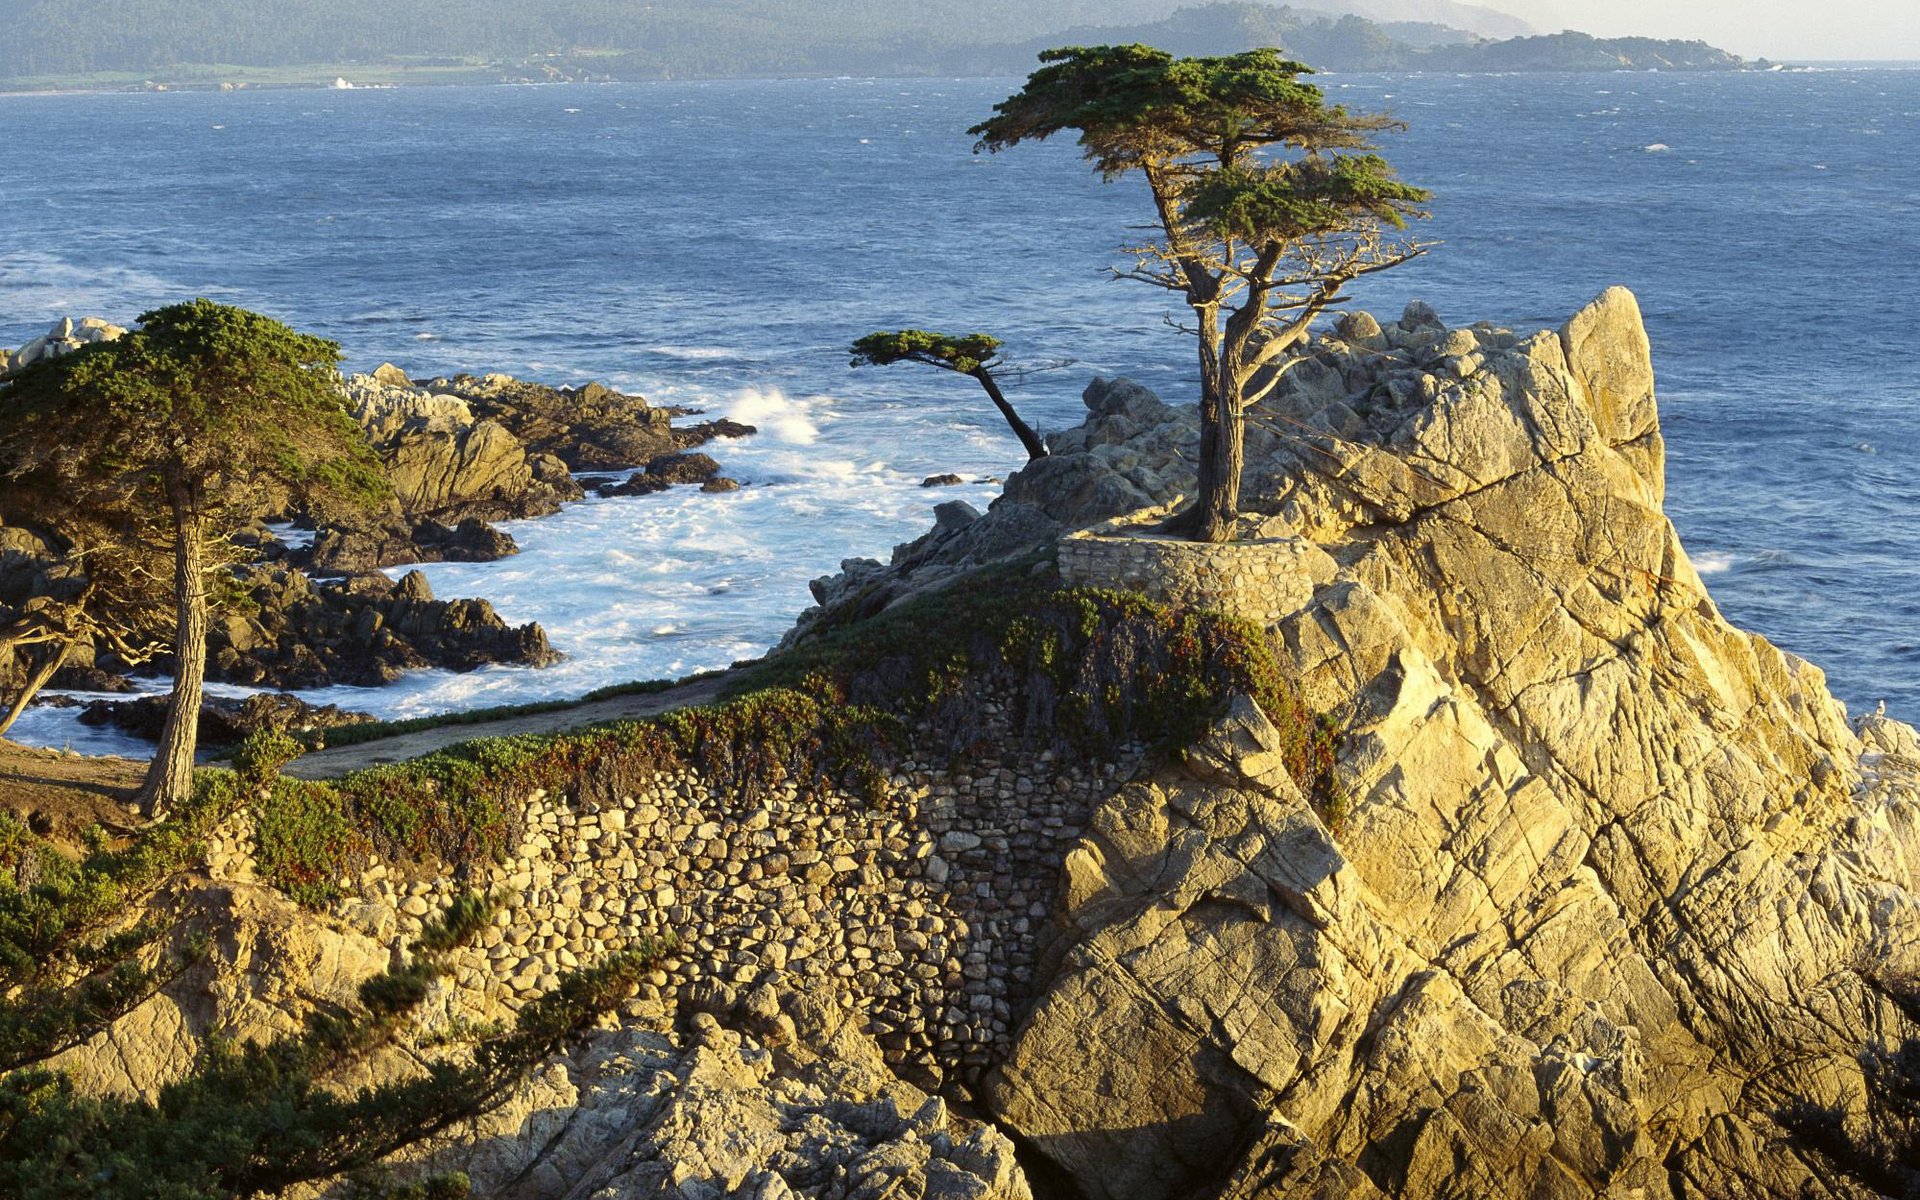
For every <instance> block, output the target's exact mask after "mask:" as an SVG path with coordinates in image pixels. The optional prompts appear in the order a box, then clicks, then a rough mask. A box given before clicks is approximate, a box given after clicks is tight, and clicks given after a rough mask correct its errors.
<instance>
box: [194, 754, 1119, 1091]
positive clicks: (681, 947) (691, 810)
mask: <svg viewBox="0 0 1920 1200" xmlns="http://www.w3.org/2000/svg"><path fill="white" fill-rule="evenodd" d="M1006 744H1011V743H1010V740H1009V742H1007V743H1006ZM1139 753H1140V752H1139V751H1138V750H1137V749H1132V750H1129V751H1128V752H1126V753H1125V754H1123V755H1121V756H1119V757H1118V758H1117V759H1116V760H1115V761H1110V762H1105V763H1091V764H1076V765H1067V764H1062V763H1057V762H1055V761H1053V756H1052V755H1051V754H1050V753H1041V754H1038V755H1033V756H1026V757H1027V761H1025V762H1024V763H1023V762H1018V761H1014V760H1013V759H1012V758H1011V757H1009V758H1007V759H1004V760H1003V759H1001V758H999V757H996V756H993V755H985V756H975V757H974V758H972V759H970V760H969V761H968V762H967V763H965V764H964V766H963V767H961V768H959V769H955V768H952V767H950V766H948V765H946V764H944V763H943V764H941V765H939V766H935V765H932V764H930V763H926V762H912V761H910V762H906V763H903V764H901V766H900V767H899V768H898V769H897V771H896V773H895V774H894V775H893V776H892V777H891V780H890V785H889V789H888V791H889V795H888V797H887V798H886V800H885V801H884V803H879V804H876V803H872V802H869V801H867V800H864V799H861V798H858V797H855V796H852V795H848V794H843V793H839V792H833V791H829V792H824V793H817V794H814V793H809V794H803V793H802V792H801V791H800V790H798V789H797V788H794V787H787V788H785V789H783V790H777V791H776V792H775V793H774V794H772V795H771V796H768V797H766V798H764V799H762V800H759V801H757V802H746V801H743V800H742V799H740V798H739V797H736V796H730V795H724V794H720V793H719V792H718V791H717V790H716V789H714V788H713V787H711V786H710V785H709V784H708V783H707V782H706V781H705V780H703V779H702V778H701V777H700V776H699V775H697V774H696V773H695V772H693V771H690V770H677V771H671V772H666V773H662V774H659V775H657V776H655V777H654V778H653V779H652V780H650V781H649V783H648V784H646V785H645V786H643V787H641V788H639V789H638V790H636V792H635V794H633V795H631V796H626V797H622V798H621V800H620V802H619V803H618V804H617V805H605V806H602V807H600V808H599V809H598V810H597V811H594V810H591V809H587V810H583V809H580V808H577V807H576V806H575V805H574V804H573V802H572V799H571V798H570V797H568V796H566V795H564V794H557V795H549V794H546V793H544V792H535V793H534V794H533V795H531V796H529V797H528V798H527V801H526V807H525V834H524V836H523V837H522V839H521V842H520V844H519V845H518V846H516V847H515V848H514V849H513V851H512V852H511V853H510V854H509V856H508V857H507V859H506V861H505V862H503V863H501V864H499V865H498V866H497V867H495V868H494V869H493V870H492V871H491V872H490V873H489V874H488V875H487V876H486V877H485V878H477V877H476V878H472V879H468V880H465V881H462V882H455V881H453V880H448V879H435V880H408V879H405V878H402V877H401V875H400V874H399V873H398V871H397V870H395V869H393V868H390V867H388V866H386V865H384V864H376V865H374V866H373V867H372V868H370V869H369V870H367V871H366V872H364V873H363V874H362V875H361V876H360V877H359V878H358V879H356V880H355V881H354V883H353V890H352V892H351V893H350V894H349V895H348V896H347V897H346V898H344V899H342V900H340V901H338V902H336V903H335V904H334V905H333V908H332V915H333V916H334V917H336V918H337V919H339V920H341V921H343V922H344V923H346V924H347V925H349V926H350V927H352V928H354V929H356V930H358V931H359V932H361V933H363V934H366V935H368V936H370V937H372V938H374V939H376V940H378V941H380V942H382V943H384V944H389V945H391V946H393V947H395V948H396V949H397V948H399V947H400V946H402V945H403V944H404V943H405V942H407V941H408V940H410V939H411V938H412V937H413V936H414V935H416V934H417V933H418V932H419V930H420V928H421V927H422V925H423V924H424V923H425V922H426V921H427V920H429V919H431V917H432V916H433V915H434V914H436V913H437V912H439V911H440V910H441V909H443V908H444V907H445V905H446V903H447V902H448V900H450V899H451V898H452V896H453V895H454V894H455V893H456V892H458V891H461V890H465V889H468V888H473V887H481V886H485V887H490V888H492V889H494V890H496V891H497V892H498V893H499V894H501V895H503V896H504V897H505V903H504V905H503V907H502V908H501V910H500V911H499V913H498V914H497V915H496V917H495V919H494V923H493V925H492V926H491V927H489V928H488V929H487V930H486V931H485V933H484V935H483V936H482V938H481V939H480V941H479V942H478V943H477V944H476V945H475V946H473V947H470V948H468V949H465V950H462V951H460V952H458V954H457V956H456V958H455V974H454V977H453V987H452V988H451V989H450V990H449V991H448V992H447V994H446V995H445V996H444V998H443V999H444V1003H443V1004H442V1005H441V1006H440V1012H441V1013H442V1014H443V1015H444V1017H447V1018H452V1019H457V1020H464V1021H469V1022H481V1021H491V1020H498V1019H500V1018H502V1017H503V1016H507V1015H510V1014H511V1013H512V1012H513V1011H514V1010H515V1009H517V1008H518V1006H519V1005H520V1004H522V1003H524V1002H525V1001H526V1000H527V999H529V998H531V997H533V996H536V995H538V994H540V993H541V992H543V991H545V990H547V989H549V988H551V987H553V986H554V985H555V984H556V983H557V982H558V981H559V976H560V973H561V972H562V971H564V970H565V969H567V968H569V967H573V966H576V965H583V964H588V963H591V962H593V961H595V960H597V959H599V958H601V957H603V956H604V955H606V954H609V953H611V952H613V951H615V950H617V949H618V948H620V947H622V946H625V945H631V944H634V943H636V942H638V941H640V940H643V939H648V938H652V939H663V938H669V937H671V938H674V939H677V943H678V944H677V947H676V949H675V950H674V951H673V952H672V953H671V954H670V955H669V956H668V958H667V960H666V961H665V962H664V963H663V965H662V966H661V968H660V969H658V970H656V971H655V972H654V973H653V974H652V975H651V977H650V978H649V979H648V981H647V983H646V985H645V986H644V988H643V994H642V997H641V999H642V1001H643V1002H649V1001H652V1002H658V1003H660V1004H663V1005H665V1006H667V1007H669V1008H673V1007H685V1006H687V1005H688V1004H689V1003H691V1005H692V1006H693V1007H695V1008H704V1009H723V1008H727V1007H730V1006H732V1005H734V1004H736V1003H738V1002H740V1001H743V1000H744V999H745V998H746V997H747V996H748V994H749V993H750V992H752V991H753V990H755V989H756V988H758V987H759V986H760V985H762V984H771V985H773V986H774V988H775V989H776V990H791V989H809V990H821V989H824V990H826V991H828V992H831V993H833V994H835V995H838V996H839V997H840V998H841V1002H842V1003H844V1004H846V1005H848V1006H849V1007H851V1008H852V1009H854V1010H855V1011H857V1012H858V1013H860V1014H861V1015H862V1016H863V1018H864V1022H865V1029H866V1031H867V1032H869V1033H871V1034H872V1035H873V1036H874V1038H875V1040H876V1041H877V1042H878V1043H879V1045H880V1046H881V1048H882V1050H883V1051H884V1054H885V1057H886V1059H887V1061H888V1062H889V1063H890V1064H891V1065H892V1066H894V1067H895V1068H896V1069H897V1070H899V1071H901V1073H902V1074H903V1075H905V1076H907V1077H909V1078H912V1079H914V1080H916V1081H917V1082H922V1083H924V1084H926V1085H928V1086H939V1087H948V1088H952V1087H953V1085H955V1084H959V1085H962V1086H964V1085H965V1084H966V1083H968V1082H971V1081H972V1080H974V1079H976V1078H977V1076H978V1074H979V1073H980V1072H981V1071H982V1070H984V1069H985V1067H986V1066H988V1065H990V1064H991V1063H993V1062H996V1061H999V1059H1000V1058H1002V1057H1003V1056H1004V1054H1005V1051H1006V1049H1007V1047H1008V1045H1009V1039H1010V1037H1011V1034H1012V1031H1013V1029H1014V1027H1015V1024H1016V1021H1017V1018H1018V1016H1019V1015H1020V1013H1021V1011H1022V1006H1023V1005H1024V1003H1025V1001H1026V999H1027V997H1028V992H1029V988H1030V986H1031V981H1032V973H1033V966H1034V961H1035V954H1036V948H1037V941H1038V938H1039V937H1040V935H1041V933H1042V931H1043V929H1044V927H1045V925H1046V924H1047V921H1048V918H1049V917H1050V915H1051V912H1052V908H1053V904H1054V900H1055V896H1056V893H1057V890H1058V886H1059V878H1060V867H1061V862H1062V859H1063V858H1064V856H1065V853H1066V851H1067V850H1068V849H1069V848H1070V847H1071V846H1072V844H1073V842H1074V841H1075V839H1077V838H1078V837H1079V836H1080V833H1081V830H1082V827H1083V826H1084V824H1085V821H1086V819H1087V814H1088V813H1089V812H1090V811H1091V810H1092V808H1093V806H1094V805H1095V803H1097V802H1098V801H1099V800H1100V799H1102V798H1103V797H1105V796H1106V795H1109V794H1110V793H1111V792H1112V791H1113V790H1114V789H1115V788H1116V787H1117V786H1118V785H1119V782H1121V781H1123V780H1124V779H1125V778H1127V777H1128V776H1129V775H1131V773H1132V770H1133V767H1134V765H1136V764H1137V761H1138V758H1139ZM247 851H248V847H247V845H246V839H245V836H244V833H243V832H230V833H228V834H227V835H226V836H224V837H223V838H221V839H219V840H217V841H216V844H215V846H214V847H213V848H212V854H211V855H210V858H211V860H212V862H213V863H214V865H215V868H216V873H217V874H220V875H224V876H226V877H228V878H234V879H239V878H244V877H246V876H247V875H248V874H249V873H250V872H251V870H252V868H251V865H250V863H249V862H248V858H249V855H248V853H247Z"/></svg>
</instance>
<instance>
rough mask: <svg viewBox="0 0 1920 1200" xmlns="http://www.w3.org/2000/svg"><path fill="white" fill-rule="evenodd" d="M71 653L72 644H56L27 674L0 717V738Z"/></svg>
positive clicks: (11, 726) (66, 642) (64, 642)
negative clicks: (4, 714)
mask: <svg viewBox="0 0 1920 1200" xmlns="http://www.w3.org/2000/svg"><path fill="white" fill-rule="evenodd" d="M72 652H73V643H72V642H69V641H60V642H56V643H54V645H53V649H52V652H51V653H49V654H48V655H47V657H46V658H45V659H44V660H43V661H42V662H41V663H40V665H39V666H37V667H35V668H33V670H31V671H29V672H28V673H27V681H26V682H25V683H23V684H21V685H20V694H19V695H17V696H15V697H14V698H13V703H12V704H10V705H8V706H7V715H6V716H5V717H0V737H5V736H7V731H8V730H9V729H12V728H13V723H14V722H15V721H18V720H19V719H20V714H21V713H23V712H25V711H27V705H29V704H31V703H33V698H34V697H35V696H37V695H39V694H40V689H41V688H43V687H46V686H47V681H48V680H49V679H52V678H53V677H54V675H56V674H58V673H59V670H60V668H61V667H62V666H64V665H65V664H66V661H67V655H68V654H71V653H72Z"/></svg>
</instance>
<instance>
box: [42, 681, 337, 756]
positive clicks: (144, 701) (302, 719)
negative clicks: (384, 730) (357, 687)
mask: <svg viewBox="0 0 1920 1200" xmlns="http://www.w3.org/2000/svg"><path fill="white" fill-rule="evenodd" d="M167 708H168V697H166V696H142V697H140V698H138V699H135V700H95V701H93V702H92V703H90V704H88V705H87V706H86V707H85V709H84V710H83V711H82V712H81V714H80V723H81V724H82V725H95V726H112V727H113V728H115V729H119V730H121V731H122V732H124V733H130V734H132V735H133V736H134V737H137V738H143V739H145V740H146V741H149V742H158V741H159V740H160V731H161V728H162V727H163V726H164V725H165V724H166V720H167ZM372 720H373V718H372V717H370V716H368V715H367V714H366V713H358V712H348V711H347V710H345V709H343V708H341V707H340V706H339V705H337V704H324V705H318V704H309V703H307V702H306V701H305V700H302V699H300V697H298V696H290V695H287V694H285V693H274V692H261V693H258V694H256V695H252V696H248V697H247V698H246V699H244V700H232V699H227V698H225V697H221V696H209V697H207V698H206V699H205V700H204V701H202V702H201V705H200V744H201V745H202V746H227V745H232V744H234V743H235V742H238V741H240V740H242V739H243V738H245V737H247V736H248V735H249V734H253V733H261V732H269V731H270V732H275V733H307V732H313V731H318V730H326V729H338V728H340V727H341V726H343V725H364V724H366V723H367V722H369V721H372Z"/></svg>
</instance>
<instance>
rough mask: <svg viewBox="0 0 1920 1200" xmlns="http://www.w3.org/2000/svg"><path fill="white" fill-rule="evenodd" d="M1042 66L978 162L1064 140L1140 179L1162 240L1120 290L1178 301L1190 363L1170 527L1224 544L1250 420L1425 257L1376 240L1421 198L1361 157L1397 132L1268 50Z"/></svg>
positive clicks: (1102, 50)
mask: <svg viewBox="0 0 1920 1200" xmlns="http://www.w3.org/2000/svg"><path fill="white" fill-rule="evenodd" d="M1040 60H1041V62H1042V63H1043V64H1044V65H1043V66H1042V67H1041V68H1040V69H1039V70H1037V71H1035V72H1034V73H1033V74H1032V75H1031V76H1029V77H1028V79H1027V83H1026V86H1025V87H1024V88H1022V89H1021V90H1020V91H1019V92H1017V93H1015V94H1014V95H1012V96H1010V97H1008V98H1007V99H1006V100H1004V101H1002V102H1001V103H1000V104H998V105H996V106H995V107H994V115H993V117H992V118H990V119H989V120H987V121H984V122H982V123H981V124H979V125H976V126H975V127H974V128H973V129H972V130H971V131H970V132H972V133H973V134H974V135H975V136H976V137H977V138H979V141H978V143H977V144H976V146H975V149H976V150H978V151H988V152H997V151H1000V150H1004V149H1006V148H1008V147H1011V146H1015V145H1018V144H1020V143H1021V142H1026V141H1036V140H1044V139H1046V138H1050V137H1052V136H1054V135H1055V134H1059V133H1065V132H1069V131H1071V132H1074V133H1076V134H1077V135H1078V141H1079V144H1080V146H1081V149H1082V150H1083V152H1084V153H1085V155H1086V158H1087V160H1088V161H1089V162H1090V163H1092V164H1093V166H1094V168H1095V169H1096V170H1098V171H1099V172H1100V173H1101V174H1102V175H1103V176H1104V177H1105V178H1107V179H1109V180H1111V179H1115V178H1118V177H1120V176H1123V175H1127V174H1130V173H1133V172H1139V173H1140V174H1141V175H1142V176H1144V177H1145V179H1146V182H1147V184H1148V187H1149V189H1150V190H1151V193H1152V197H1153V203H1154V210H1155V218H1156V222H1157V233H1158V236H1157V237H1156V238H1155V239H1154V240H1153V241H1151V242H1149V243H1147V244H1144V245H1140V246H1135V247H1131V248H1130V249H1131V250H1132V251H1133V253H1134V255H1135V262H1134V265H1133V267H1132V268H1131V269H1128V270H1124V271H1121V272H1119V273H1120V274H1121V275H1122V276H1123V277H1126V278H1130V279H1136V280H1140V281H1143V282H1147V283H1151V284H1154V285H1156V286H1158V287H1162V288H1166V289H1168V290H1170V291H1173V292H1175V293H1177V294H1179V295H1180V296H1181V297H1182V298H1183V300H1184V301H1185V303H1186V304H1187V305H1188V307H1189V308H1191V309H1192V311H1193V313H1194V316H1195V323H1194V326H1193V327H1192V329H1191V332H1192V333H1193V334H1194V335H1195V336H1196V337H1197V339H1198V341H1199V348H1200V384H1201V387H1200V417H1201V446H1200V471H1199V475H1200V478H1199V493H1200V494H1199V498H1198V500H1197V502H1196V503H1195V504H1194V505H1193V506H1192V507H1190V508H1188V509H1186V510H1185V511H1184V512H1182V513H1181V514H1180V515H1178V516H1176V517H1175V518H1174V519H1173V521H1171V522H1169V525H1170V527H1171V528H1173V529H1175V530H1177V531H1180V532H1184V533H1187V534H1189V535H1191V536H1194V537H1196V538H1199V539H1201V540H1205V541H1220V540H1224V539H1226V538H1229V537H1231V536H1232V534H1233V529H1234V525H1235V520H1236V518H1237V517H1238V515H1239V498H1240V474H1241V470H1242V467H1243V460H1244V456H1245V452H1244V440H1245V412H1246V409H1247V407H1248V406H1249V405H1251V404H1257V403H1258V402H1259V401H1260V400H1261V399H1263V398H1264V397H1265V395H1266V394H1267V392H1269V391H1270V390H1271V389H1272V387H1273V385H1274V383H1275V382H1277V380H1278V378H1279V373H1280V369H1281V368H1282V365H1283V363H1284V360H1285V359H1286V357H1287V356H1288V355H1289V354H1290V353H1291V352H1292V351H1293V350H1294V348H1295V347H1296V346H1298V345H1299V343H1300V342H1301V341H1302V340H1304V339H1305V337H1306V336H1307V333H1308V330H1309V328H1310V326H1311V324H1312V322H1313V320H1314V318H1315V317H1317V316H1318V315H1319V314H1320V313H1321V312H1323V311H1324V310H1325V309H1326V308H1327V307H1328V306H1330V305H1332V304H1334V303H1337V302H1338V301H1339V300H1340V299H1341V298H1342V296H1341V289H1342V288H1344V287H1345V286H1346V285H1347V284H1349V283H1351V282H1352V281H1353V280H1355V279H1357V278H1359V277H1360V276H1362V275H1366V274H1370V273H1372V272H1375V271H1381V270H1385V269H1387V268H1389V267H1393V266H1397V265H1399V264H1400V263H1403V262H1405V261H1407V260H1408V259H1410V258H1413V257H1415V256H1416V255H1418V254H1420V253H1422V252H1424V250H1425V247H1424V246H1423V245H1421V244H1420V243H1417V242H1411V241H1401V242H1389V241H1388V240H1386V238H1385V236H1384V231H1386V230H1398V229H1401V228H1404V227H1405V225H1406V222H1407V219H1408V218H1410V217H1414V216H1419V215H1424V214H1422V213H1421V211H1420V208H1419V205H1420V204H1421V203H1422V202H1424V201H1425V200H1426V199H1427V195H1428V193H1427V192H1426V191H1424V190H1423V189H1421V188H1417V187H1413V186H1412V185H1409V184H1406V183H1403V182H1401V181H1400V180H1399V179H1398V178H1397V177H1396V175H1395V174H1394V171H1393V168H1392V166H1391V165H1389V164H1388V163H1387V161H1386V160H1385V159H1383V158H1381V157H1380V156H1379V155H1377V154H1374V153H1371V148H1372V141H1371V139H1372V136H1373V135H1374V134H1377V133H1379V132H1382V131H1384V130H1388V129H1392V128H1396V127H1397V126H1396V123H1395V122H1394V121H1393V120H1392V119H1391V118H1389V117H1386V116H1383V115H1379V114H1363V113H1351V112H1348V111H1347V110H1346V109H1345V108H1343V107H1341V106H1339V105H1334V104H1329V103H1327V100H1326V96H1325V94H1324V93H1323V92H1322V91H1321V90H1320V89H1319V88H1318V87H1316V86H1314V85H1313V84H1311V83H1308V82H1307V81H1306V80H1305V79H1304V78H1303V76H1306V75H1309V74H1311V72H1310V71H1309V70H1308V68H1307V67H1305V66H1304V65H1302V64H1300V63H1297V62H1291V61H1289V60H1287V59H1286V58H1284V57H1283V56H1282V55H1281V54H1280V53H1279V51H1277V50H1272V49H1263V50H1251V51H1248V52H1246V53H1243V54H1230V55H1222V56H1216V57H1198V58H1176V57H1174V56H1173V55H1171V54H1168V53H1166V52H1165V51H1161V50H1156V49H1154V48H1153V47H1151V46H1141V45H1128V46H1092V47H1086V46H1071V47H1066V48H1064V49H1057V50H1048V51H1046V52H1045V53H1043V54H1041V56H1040Z"/></svg>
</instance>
